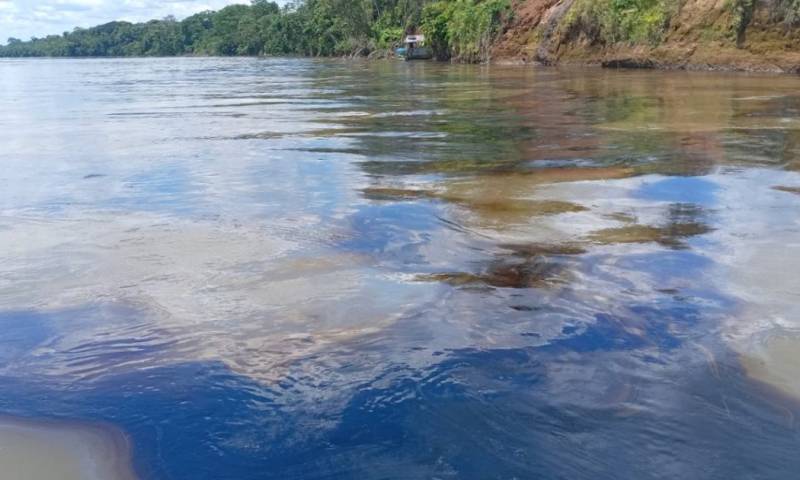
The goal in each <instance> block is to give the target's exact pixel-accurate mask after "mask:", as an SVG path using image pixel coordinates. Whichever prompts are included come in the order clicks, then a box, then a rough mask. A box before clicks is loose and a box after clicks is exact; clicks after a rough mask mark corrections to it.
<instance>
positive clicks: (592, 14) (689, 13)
mask: <svg viewBox="0 0 800 480" xmlns="http://www.w3.org/2000/svg"><path fill="white" fill-rule="evenodd" d="M601 3H603V2H598V3H597V4H594V5H590V2H586V1H585V0H521V1H519V2H517V3H516V4H515V6H514V16H513V18H512V19H511V21H510V22H509V23H508V24H507V25H506V27H505V29H504V30H503V33H502V34H501V35H500V36H499V37H498V38H497V40H496V41H495V43H494V45H493V47H492V54H491V58H492V60H493V61H494V62H497V63H541V64H547V65H555V64H560V65H563V64H577V65H597V66H604V67H607V68H647V69H665V70H711V71H746V72H771V73H798V72H800V37H799V36H798V35H797V24H796V17H795V13H794V11H793V10H791V11H790V10H789V9H792V8H794V7H790V6H784V5H783V4H784V3H785V2H781V1H780V0H761V1H756V2H749V3H748V6H746V7H742V8H747V9H749V10H746V11H742V10H737V7H736V5H735V4H736V2H731V1H724V0H686V1H684V2H676V3H677V4H673V6H671V7H668V6H663V5H661V4H660V3H658V2H645V1H639V2H633V3H636V4H637V5H638V6H637V7H636V8H630V9H627V10H619V11H615V10H614V8H616V7H612V6H611V5H605V4H604V5H602V6H597V5H599V4H601Z"/></svg>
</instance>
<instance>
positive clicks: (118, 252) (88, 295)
mask: <svg viewBox="0 0 800 480" xmlns="http://www.w3.org/2000/svg"><path fill="white" fill-rule="evenodd" d="M166 221H167V219H165V218H161V217H155V216H148V215H114V216H111V215H106V214H97V215H95V216H93V217H91V218H86V219H82V220H79V219H64V220H57V221H47V220H41V221H33V220H30V221H24V220H23V221H16V222H14V223H13V225H9V226H10V229H9V230H7V231H3V232H2V234H1V235H0V244H2V248H3V250H4V252H6V253H7V256H6V257H5V258H4V262H5V265H6V272H7V273H6V274H5V275H4V277H3V278H2V279H1V280H0V297H1V298H2V299H3V305H4V309H5V310H6V312H8V311H14V310H16V311H19V312H24V311H30V310H31V308H32V307H35V308H36V309H37V310H39V311H41V312H42V313H43V314H45V315H46V314H47V312H54V314H55V315H54V316H52V317H49V318H48V320H49V321H43V322H42V329H39V330H36V331H35V332H34V330H35V328H34V326H33V325H26V326H25V328H28V329H29V330H25V331H22V330H20V334H19V335H18V337H19V338H20V341H34V342H36V345H35V347H37V348H38V349H40V350H42V351H45V352H47V351H49V350H56V351H58V353H60V354H61V355H62V356H63V359H64V360H63V361H62V362H54V363H53V364H48V363H47V362H41V364H36V365H38V366H39V367H42V368H45V371H50V372H60V373H72V374H76V375H102V374H103V373H106V372H107V371H112V370H116V369H118V368H120V367H122V366H125V365H127V366H128V367H130V368H133V367H137V368H142V367H146V366H148V362H152V363H163V362H164V361H166V360H169V361H179V360H181V359H218V358H222V359H224V360H225V361H226V363H228V364H229V365H231V366H232V367H234V368H238V369H240V370H242V371H244V372H247V373H250V374H252V375H254V376H262V377H266V376H271V375H272V372H271V370H270V365H272V364H274V362H276V361H284V360H286V358H285V357H286V356H287V355H288V356H289V357H291V356H292V355H296V354H300V353H302V352H303V351H306V350H309V349H315V348H319V347H320V345H323V344H327V343H329V342H331V341H338V339H342V338H347V337H349V336H351V335H354V334H363V333H364V332H368V331H371V330H374V329H376V328H380V327H381V326H382V325H385V324H386V322H389V321H391V320H392V319H393V318H396V317H397V315H398V314H400V313H402V312H403V311H404V309H405V306H406V305H407V304H409V303H413V301H417V300H419V299H420V298H421V295H422V292H424V291H425V290H430V289H426V288H421V287H420V286H415V285H413V284H407V283H403V282H399V283H398V282H396V281H395V280H392V279H390V278H388V277H386V276H385V275H383V274H380V273H378V272H376V271H374V270H370V268H369V266H368V259H369V257H368V256H367V255H366V254H365V253H359V252H358V251H355V252H354V253H348V252H347V251H343V252H339V253H336V252H335V251H333V252H332V251H330V250H326V249H325V248H323V246H322V245H320V246H318V247H317V249H318V252H319V253H318V254H316V255H314V256H310V255H309V254H310V253H311V250H309V249H308V247H309V245H308V244H307V243H306V244H305V247H306V250H305V251H304V252H303V254H298V253H296V249H297V248H298V245H299V244H298V243H297V241H295V240H291V238H295V239H301V238H303V235H302V234H301V233H299V232H302V231H305V230H306V229H308V228H313V227H311V226H307V225H305V224H303V223H302V222H300V223H299V224H297V223H292V222H287V224H285V225H279V224H278V223H277V222H273V223H272V224H270V226H269V227H258V226H252V225H251V226H247V227H246V226H241V225H224V224H220V223H211V222H208V223H203V222H182V221H179V220H176V219H174V218H171V219H169V222H168V223H166ZM335 235H338V236H340V237H346V235H347V232H346V230H342V231H341V232H338V233H337V234H335ZM333 238H335V236H334V237H333ZM86 305H90V306H91V305H96V306H98V308H89V309H88V310H87V311H86V312H88V314H87V313H86V312H84V313H81V310H80V309H82V308H84V306H86ZM103 305H108V307H106V306H103ZM114 305H120V307H119V308H118V307H114ZM65 309H67V311H65V312H64V313H63V314H58V312H59V311H63V310H65ZM69 310H72V312H71V313H70V311H69ZM92 312H94V313H92ZM6 316H7V315H6ZM20 328H22V327H20ZM45 328H47V329H51V331H49V332H46V333H45V330H44V329H45ZM31 332H34V333H35V334H36V335H35V336H33V337H31V336H29V335H28V333H31ZM39 335H43V338H39V337H38V336H39ZM13 338H17V337H16V336H13V335H12V339H13ZM19 345H22V344H21V343H19V342H16V343H14V345H11V346H13V347H14V348H18V347H19ZM31 347H34V345H31ZM34 351H36V350H34ZM46 356H47V355H46ZM48 358H51V359H54V358H55V359H58V358H60V357H59V356H58V355H55V356H48ZM24 363H25V362H24V361H22V362H20V363H19V364H18V366H19V367H20V368H19V370H18V372H17V373H18V374H23V371H24V370H25V368H24V367H23V364H24ZM34 363H36V362H34Z"/></svg>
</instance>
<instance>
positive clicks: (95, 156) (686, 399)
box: [0, 59, 800, 480]
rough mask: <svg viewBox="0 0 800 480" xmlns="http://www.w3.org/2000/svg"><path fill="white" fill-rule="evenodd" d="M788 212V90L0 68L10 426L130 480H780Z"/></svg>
mask: <svg viewBox="0 0 800 480" xmlns="http://www.w3.org/2000/svg"><path fill="white" fill-rule="evenodd" d="M798 212H800V78H797V77H790V76H784V77H769V76H746V75H722V74H701V73H666V72H637V71H604V70H597V69H595V70H577V69H576V70H571V69H564V70H559V69H544V68H539V69H537V68H531V67H500V66H493V67H478V66H451V65H443V64H435V63H402V62H396V63H395V62H371V63H369V62H363V63H362V62H351V61H312V60H258V59H142V60H129V59H128V60H23V61H17V60H4V61H0V381H1V382H2V386H3V388H2V390H0V415H9V416H12V417H16V418H30V419H37V421H43V420H50V421H69V422H75V423H80V422H85V423H86V424H87V425H95V424H98V423H97V422H101V423H102V424H105V425H113V426H115V427H116V428H118V429H120V430H121V431H124V432H126V433H127V434H128V436H129V438H130V443H131V448H132V457H133V463H134V466H135V468H136V470H137V472H138V474H139V476H140V477H141V478H142V479H145V480H158V479H187V480H189V479H191V480H198V479H215V480H221V479H236V480H249V479H322V478H326V479H332V478H337V479H447V478H458V479H476V480H478V479H480V480H484V479H514V478H516V479H534V478H541V479H570V480H575V479H586V480H598V479H631V480H634V479H635V480H642V479H662V478H663V479H675V478H687V479H688V478H698V479H700V478H702V479H721V480H722V479H726V480H727V479H731V478H748V479H770V480H773V479H793V478H797V475H798V473H797V472H799V471H800V455H798V447H800V433H799V432H800V431H799V430H798V428H799V426H798V425H799V423H800V420H798V416H797V415H798V414H800V407H798V405H800V403H797V402H798V400H796V399H797V398H798V397H800V315H798V313H799V312H800V275H798V272H800V217H799V216H798ZM87 428H88V427H87ZM0 435H2V431H0Z"/></svg>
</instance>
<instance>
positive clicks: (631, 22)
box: [564, 0, 679, 44]
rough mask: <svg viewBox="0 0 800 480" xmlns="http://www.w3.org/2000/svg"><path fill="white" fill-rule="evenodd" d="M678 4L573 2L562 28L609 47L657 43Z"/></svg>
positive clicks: (637, 0) (609, 0) (646, 0)
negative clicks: (586, 33) (616, 44)
mask: <svg viewBox="0 0 800 480" xmlns="http://www.w3.org/2000/svg"><path fill="white" fill-rule="evenodd" d="M678 5H679V2H676V1H674V0H673V1H669V0H576V1H575V3H574V4H573V6H572V8H571V9H570V11H569V13H568V17H567V19H566V21H565V22H564V28H565V29H574V30H580V31H583V32H588V33H590V34H591V36H592V37H593V38H596V39H599V40H601V41H603V42H604V43H609V44H610V43H616V42H629V43H658V42H659V41H660V40H661V37H662V36H663V34H664V32H665V31H666V28H667V26H668V23H669V18H670V16H671V14H672V13H673V10H675V9H677V7H678Z"/></svg>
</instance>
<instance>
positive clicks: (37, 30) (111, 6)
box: [0, 0, 285, 44]
mask: <svg viewBox="0 0 800 480" xmlns="http://www.w3.org/2000/svg"><path fill="white" fill-rule="evenodd" d="M234 3H249V0H0V44H4V43H5V42H6V40H7V39H8V38H9V37H14V38H19V39H22V40H28V39H29V38H30V37H32V36H36V37H44V36H46V35H50V34H61V33H63V32H67V31H72V29H73V28H75V27H84V28H86V27H92V26H94V25H100V24H103V23H106V22H110V21H112V20H128V21H132V22H138V21H145V20H151V19H154V18H164V17H166V16H167V15H174V16H176V17H177V18H179V19H181V18H184V17H187V16H189V15H192V14H193V13H197V12H201V11H203V10H218V9H220V8H222V7H224V6H225V5H231V4H234ZM277 3H285V2H282V1H278V2H277Z"/></svg>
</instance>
